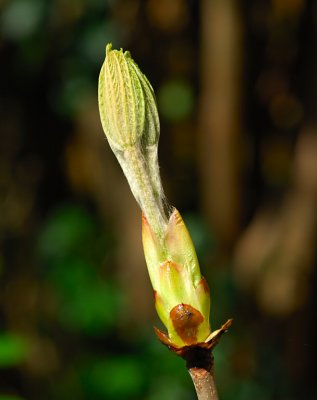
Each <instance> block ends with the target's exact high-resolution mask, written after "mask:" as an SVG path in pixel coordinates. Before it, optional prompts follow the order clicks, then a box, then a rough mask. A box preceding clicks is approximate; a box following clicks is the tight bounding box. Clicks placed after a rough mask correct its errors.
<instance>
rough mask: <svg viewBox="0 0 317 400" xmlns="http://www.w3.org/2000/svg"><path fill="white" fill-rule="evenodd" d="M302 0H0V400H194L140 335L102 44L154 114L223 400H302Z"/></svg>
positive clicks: (309, 229)
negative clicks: (102, 92)
mask: <svg viewBox="0 0 317 400" xmlns="http://www.w3.org/2000/svg"><path fill="white" fill-rule="evenodd" d="M316 24H317V5H316V2H315V1H304V0H272V1H265V0H254V1H247V0H245V1H241V2H238V1H233V0H202V1H194V0H173V1H169V0H146V1H145V0H144V1H141V0H104V1H102V0H1V1H0V50H1V63H0V71H1V74H0V76H1V78H0V80H1V91H0V134H1V140H0V190H1V196H0V237H1V244H0V246H1V247H0V249H1V255H0V400H42V399H48V400H50V399H52V400H56V399H59V400H66V399H76V400H84V399H89V400H99V399H109V400H114V399H144V400H158V399H164V400H176V399H183V400H186V399H188V400H190V399H194V398H195V393H194V390H193V388H192V384H191V381H190V378H189V376H188V375H187V372H186V369H185V367H184V363H183V361H182V360H181V359H178V358H177V357H176V356H173V355H172V354H170V353H169V352H168V350H167V349H166V348H164V347H163V346H162V345H161V344H160V343H158V341H157V340H156V338H155V337H154V333H153V331H152V326H153V325H156V324H157V325H160V323H159V321H158V319H157V316H156V314H155V312H154V307H153V299H152V291H151V288H150V284H149V279H148V276H147V272H146V267H145V262H144V258H143V254H142V248H141V238H140V210H139V209H138V207H137V205H136V203H135V201H134V199H133V197H132V195H131V194H130V191H129V188H128V185H127V183H126V181H125V179H124V177H123V174H122V173H121V171H120V169H119V167H118V164H117V162H116V160H115V158H114V156H113V155H112V153H111V152H110V150H109V146H108V144H107V142H106V139H105V137H104V135H103V132H102V129H101V124H100V120H99V115H98V106H97V80H98V74H99V70H100V67H101V64H102V62H103V59H104V51H105V44H106V43H107V42H112V43H113V46H114V48H120V47H123V48H124V49H129V50H130V51H131V53H132V56H133V58H134V59H135V60H136V62H137V63H138V64H139V66H140V68H141V69H142V70H143V71H144V72H145V74H146V75H147V77H148V78H149V80H150V81H151V83H152V85H153V87H154V89H155V92H156V95H157V100H158V107H159V112H160V117H161V128H162V129H161V139H160V148H159V156H160V164H161V172H162V178H163V182H164V187H165V189H166V193H167V196H168V198H169V200H170V202H171V203H172V204H173V205H175V206H176V207H177V208H178V209H179V210H180V211H181V213H182V214H183V216H184V219H185V221H186V223H187V225H188V227H189V229H190V231H191V233H192V236H193V240H194V242H195V244H196V247H197V252H198V254H199V258H200V261H201V268H202V271H203V274H204V275H205V276H206V277H207V279H208V282H209V284H210V288H211V294H212V310H211V321H212V326H213V328H214V329H217V328H218V327H219V326H220V325H221V324H222V323H223V322H225V321H226V320H227V319H228V318H230V317H232V318H234V325H233V327H232V328H231V330H230V332H229V333H228V334H227V335H226V336H225V337H224V339H223V340H222V342H221V344H220V345H219V347H218V348H217V349H216V351H215V360H216V361H215V362H216V377H217V383H218V388H219V393H220V398H221V399H222V400H231V399H232V400H233V399H234V400H251V399H257V400H273V399H276V400H295V399H296V400H297V399H298V400H299V399H306V400H313V399H317V386H316V369H315V359H316V356H317V345H316V337H317V332H316V307H317V302H316V295H315V293H316V289H317V288H316V285H317V281H316V268H315V267H316V251H315V247H316V222H317V220H316V211H317V203H316V200H317V121H316V115H317V114H316V111H317V110H316V108H317V74H316V71H317V33H316Z"/></svg>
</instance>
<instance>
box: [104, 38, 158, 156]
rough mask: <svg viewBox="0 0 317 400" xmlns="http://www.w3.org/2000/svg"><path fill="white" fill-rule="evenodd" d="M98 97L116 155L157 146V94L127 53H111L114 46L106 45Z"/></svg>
mask: <svg viewBox="0 0 317 400" xmlns="http://www.w3.org/2000/svg"><path fill="white" fill-rule="evenodd" d="M98 96H99V111H100V118H101V123H102V126H103V129H104V132H105V134H106V137H107V139H108V141H109V143H110V146H111V148H112V149H113V151H114V152H116V151H118V150H119V151H124V150H126V149H128V148H130V147H132V146H135V145H142V146H145V147H146V146H151V145H156V144H157V143H158V139H159V131H160V125H159V118H158V113H157V108H156V102H155V97H154V91H153V88H152V86H151V84H150V83H149V81H148V80H147V78H146V77H145V75H143V73H142V72H141V71H140V69H139V67H138V66H137V64H136V63H135V62H134V61H133V59H132V58H131V55H130V53H129V52H128V51H125V52H123V51H122V49H121V50H119V51H118V50H112V45H111V44H108V45H107V47H106V59H105V61H104V64H103V66H102V68H101V71H100V76H99V88H98ZM141 140H142V143H141Z"/></svg>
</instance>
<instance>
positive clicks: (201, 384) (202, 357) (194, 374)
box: [184, 348, 219, 400]
mask: <svg viewBox="0 0 317 400" xmlns="http://www.w3.org/2000/svg"><path fill="white" fill-rule="evenodd" d="M184 358H185V360H186V367H187V369H188V372H189V374H190V376H191V378H192V380H193V383H194V386H195V389H196V393H197V398H198V400H218V399H219V398H218V392H217V388H216V383H215V377H214V371H213V364H214V363H213V356H212V353H211V351H210V350H207V349H200V348H196V349H193V350H189V351H188V352H187V353H186V355H185V356H184Z"/></svg>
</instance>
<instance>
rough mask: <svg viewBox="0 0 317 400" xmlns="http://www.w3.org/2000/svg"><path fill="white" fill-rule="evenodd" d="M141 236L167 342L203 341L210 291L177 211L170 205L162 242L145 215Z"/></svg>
mask: <svg viewBox="0 0 317 400" xmlns="http://www.w3.org/2000/svg"><path fill="white" fill-rule="evenodd" d="M142 238H143V248H144V254H145V259H146V263H147V267H148V271H149V275H150V279H151V283H152V286H153V289H154V296H155V306H156V309H157V312H158V315H159V317H160V319H161V321H162V322H163V324H164V325H165V326H166V328H167V331H168V337H169V340H170V342H171V343H172V344H173V345H174V346H176V347H182V346H189V345H194V344H197V343H200V342H204V341H205V340H206V339H207V338H208V336H209V335H210V325H209V312H210V294H209V289H208V285H207V283H206V281H205V279H204V278H203V277H202V276H201V274H200V269H199V264H198V260H197V256H196V252H195V248H194V245H193V243H192V240H191V238H190V235H189V233H188V230H187V228H186V226H185V224H184V221H183V220H182V217H181V215H180V214H179V212H178V211H177V210H176V209H174V212H173V213H172V215H171V216H170V219H169V221H168V225H167V228H166V232H165V237H164V246H161V244H160V243H159V242H158V241H157V239H156V237H155V235H154V234H153V232H152V230H151V227H150V226H149V224H148V222H147V220H146V218H145V217H143V224H142Z"/></svg>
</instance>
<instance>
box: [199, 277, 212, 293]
mask: <svg viewBox="0 0 317 400" xmlns="http://www.w3.org/2000/svg"><path fill="white" fill-rule="evenodd" d="M199 284H201V285H202V286H203V288H204V291H205V293H209V292H210V290H209V286H208V283H207V281H206V279H205V278H204V277H203V276H202V277H201V280H200V282H199Z"/></svg>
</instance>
